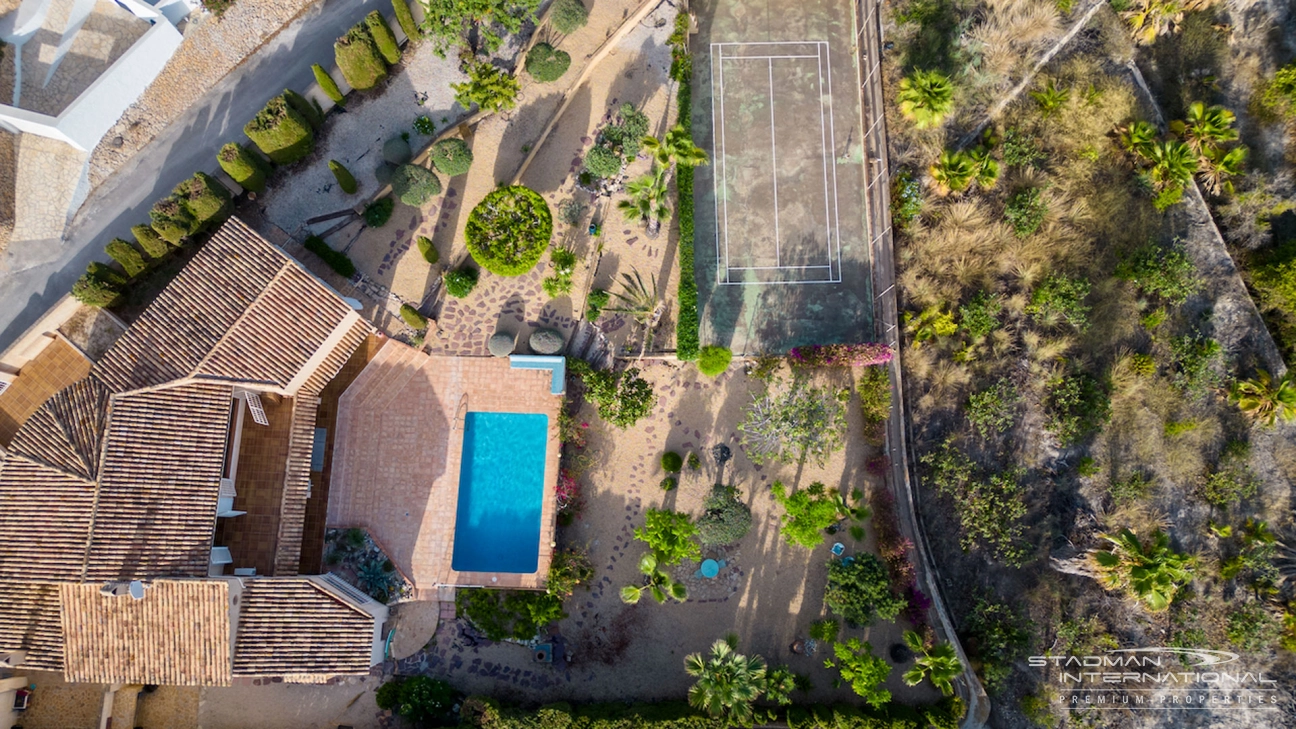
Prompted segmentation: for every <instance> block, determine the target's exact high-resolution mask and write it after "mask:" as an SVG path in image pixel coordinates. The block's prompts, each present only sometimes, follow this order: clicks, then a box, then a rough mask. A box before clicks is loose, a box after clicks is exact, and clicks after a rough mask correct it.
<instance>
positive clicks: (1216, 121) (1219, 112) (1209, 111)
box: [1170, 101, 1238, 155]
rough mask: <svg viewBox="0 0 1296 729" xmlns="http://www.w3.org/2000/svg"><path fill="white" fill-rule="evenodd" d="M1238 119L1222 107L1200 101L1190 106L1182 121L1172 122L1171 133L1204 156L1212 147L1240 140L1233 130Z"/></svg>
mask: <svg viewBox="0 0 1296 729" xmlns="http://www.w3.org/2000/svg"><path fill="white" fill-rule="evenodd" d="M1235 120H1236V117H1234V116H1233V112H1231V111H1229V110H1228V109H1225V108H1224V107H1222V106H1206V105H1205V104H1203V103H1202V102H1200V101H1194V102H1193V103H1191V104H1189V105H1188V110H1187V112H1185V114H1184V118H1183V119H1182V120H1181V121H1173V122H1170V131H1172V132H1174V133H1175V134H1177V135H1179V138H1180V139H1182V140H1183V141H1184V143H1185V144H1187V145H1188V146H1189V147H1190V148H1192V150H1193V151H1194V152H1196V153H1197V154H1201V155H1204V154H1206V153H1207V151H1208V150H1210V149H1211V148H1212V147H1218V146H1219V145H1221V144H1223V143H1224V142H1231V141H1233V140H1235V139H1237V138H1238V131H1237V130H1236V129H1234V128H1233V122H1234V121H1235Z"/></svg>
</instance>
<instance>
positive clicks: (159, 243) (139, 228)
mask: <svg viewBox="0 0 1296 729" xmlns="http://www.w3.org/2000/svg"><path fill="white" fill-rule="evenodd" d="M131 235H133V236H135V242H136V243H139V247H140V248H142V249H144V252H145V253H147V254H148V257H149V258H161V257H162V256H165V255H166V254H167V252H168V251H170V250H171V247H170V246H169V245H167V242H166V241H164V240H162V236H160V235H158V234H157V231H156V230H153V229H152V228H150V227H149V226H147V225H136V226H133V227H132V228H131Z"/></svg>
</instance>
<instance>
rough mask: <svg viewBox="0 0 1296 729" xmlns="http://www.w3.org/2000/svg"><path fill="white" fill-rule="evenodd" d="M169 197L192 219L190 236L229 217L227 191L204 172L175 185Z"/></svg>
mask: <svg viewBox="0 0 1296 729" xmlns="http://www.w3.org/2000/svg"><path fill="white" fill-rule="evenodd" d="M171 195H172V197H174V198H175V199H176V200H177V201H178V202H179V203H180V207H182V208H184V209H185V210H186V211H187V212H188V213H189V215H190V217H192V218H193V221H194V225H193V228H192V229H191V230H190V231H189V232H190V233H191V234H192V233H201V232H202V231H204V230H207V229H209V228H211V227H212V226H213V225H216V224H218V223H221V222H223V221H224V220H225V218H228V217H229V214H230V207H231V206H230V193H229V190H228V189H226V188H225V186H224V185H222V184H221V182H220V180H218V179H216V178H215V177H212V176H211V175H209V174H207V173H206V172H195V173H194V176H193V177H190V178H189V179H187V180H185V181H184V182H181V183H180V184H179V185H176V186H175V189H174V190H172V191H171Z"/></svg>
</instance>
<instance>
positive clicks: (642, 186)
mask: <svg viewBox="0 0 1296 729" xmlns="http://www.w3.org/2000/svg"><path fill="white" fill-rule="evenodd" d="M626 195H627V196H628V197H627V198H626V199H625V200H621V201H619V202H618V203H617V208H618V209H619V210H620V211H621V214H622V215H624V216H625V217H626V220H629V221H632V222H637V223H644V224H645V225H646V226H647V228H648V236H649V237H650V238H654V237H656V236H657V234H658V232H660V230H661V221H663V220H666V219H667V218H669V217H670V214H671V209H670V206H669V205H667V204H666V200H667V198H668V195H667V194H666V176H665V175H663V174H652V175H644V176H643V177H640V178H638V179H636V180H633V181H631V182H630V183H629V184H627V185H626Z"/></svg>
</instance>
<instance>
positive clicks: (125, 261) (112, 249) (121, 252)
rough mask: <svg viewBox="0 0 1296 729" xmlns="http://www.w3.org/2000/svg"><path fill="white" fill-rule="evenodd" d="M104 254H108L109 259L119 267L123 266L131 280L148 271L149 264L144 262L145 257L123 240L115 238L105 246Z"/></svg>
mask: <svg viewBox="0 0 1296 729" xmlns="http://www.w3.org/2000/svg"><path fill="white" fill-rule="evenodd" d="M104 252H105V253H107V254H108V257H109V258H111V259H113V260H114V261H116V262H117V265H119V266H121V267H122V268H123V269H124V270H125V271H126V275H127V276H129V277H130V278H135V277H136V276H138V275H140V274H141V273H144V272H145V271H147V270H148V264H147V263H145V262H144V256H142V255H140V252H139V251H138V250H136V249H135V246H133V245H131V244H130V243H129V242H127V241H124V240H122V239H121V238H113V239H112V240H110V241H108V245H106V246H104Z"/></svg>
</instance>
